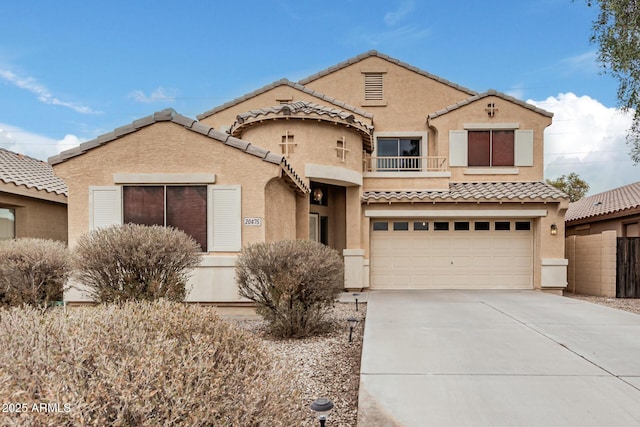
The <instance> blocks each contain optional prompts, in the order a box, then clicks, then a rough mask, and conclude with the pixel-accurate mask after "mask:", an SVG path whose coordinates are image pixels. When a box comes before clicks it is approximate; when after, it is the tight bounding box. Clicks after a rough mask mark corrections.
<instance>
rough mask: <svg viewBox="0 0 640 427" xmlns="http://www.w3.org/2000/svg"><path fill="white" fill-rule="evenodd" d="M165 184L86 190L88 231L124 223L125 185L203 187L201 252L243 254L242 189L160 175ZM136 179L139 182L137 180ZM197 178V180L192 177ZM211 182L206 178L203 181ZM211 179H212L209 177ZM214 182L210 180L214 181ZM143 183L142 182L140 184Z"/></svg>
mask: <svg viewBox="0 0 640 427" xmlns="http://www.w3.org/2000/svg"><path fill="white" fill-rule="evenodd" d="M163 177H164V178H166V177H169V179H164V181H165V182H163V183H160V182H158V180H145V181H144V182H138V180H136V181H134V180H131V179H127V180H124V179H123V180H120V182H118V181H119V179H117V178H116V179H114V180H115V181H116V182H118V184H117V185H113V186H89V230H96V229H98V228H101V227H108V226H111V225H120V224H122V223H123V219H124V218H123V212H124V211H123V206H122V202H123V200H122V199H123V195H122V193H123V191H122V187H123V186H125V185H131V186H137V185H140V186H142V185H145V184H149V185H153V184H157V185H168V186H170V185H174V184H175V185H181V184H182V185H188V184H192V183H193V185H204V186H206V187H207V209H206V216H207V218H206V221H207V222H206V224H207V248H205V250H204V251H203V252H239V251H241V250H242V188H241V186H240V185H214V184H208V183H206V182H202V181H199V180H198V179H191V180H189V181H191V182H187V181H186V180H182V179H181V178H182V176H178V177H177V178H176V179H175V180H172V179H171V178H172V177H171V174H168V175H166V176H165V175H163ZM136 178H139V177H138V176H136ZM195 178H198V177H195ZM205 178H207V179H210V177H209V176H207V177H205ZM211 178H213V177H211ZM214 180H215V179H212V180H210V181H209V182H211V181H214ZM140 181H142V180H140Z"/></svg>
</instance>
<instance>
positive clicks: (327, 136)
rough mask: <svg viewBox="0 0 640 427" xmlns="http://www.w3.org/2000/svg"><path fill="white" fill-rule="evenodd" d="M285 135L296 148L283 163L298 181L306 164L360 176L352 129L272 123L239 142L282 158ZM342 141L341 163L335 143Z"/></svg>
mask: <svg viewBox="0 0 640 427" xmlns="http://www.w3.org/2000/svg"><path fill="white" fill-rule="evenodd" d="M285 132H288V133H289V135H293V141H294V142H295V143H296V145H295V146H294V147H293V153H290V154H289V156H288V157H287V161H288V162H289V164H290V165H291V166H292V167H293V169H294V170H295V171H296V172H297V173H298V174H299V175H300V176H302V177H305V165H306V164H307V163H313V164H320V165H328V166H334V167H338V168H344V169H348V170H352V171H355V172H358V173H362V137H361V136H360V135H359V134H358V133H357V132H355V131H354V130H352V129H349V128H347V127H344V126H341V125H334V124H328V123H322V122H317V121H313V120H296V119H291V120H273V121H269V122H265V123H262V124H261V125H258V126H252V127H250V128H248V129H247V130H246V131H245V132H244V133H243V134H242V139H244V140H246V141H250V142H251V143H252V144H255V145H257V146H258V147H261V148H264V149H266V150H269V151H272V152H274V153H276V154H278V155H281V154H283V152H282V148H281V146H280V143H281V142H282V136H283V135H285ZM342 137H344V138H345V141H346V147H347V149H348V150H350V151H349V152H348V153H346V158H345V161H344V162H343V161H342V159H341V158H338V156H337V154H336V143H337V141H338V140H340V141H341V140H342Z"/></svg>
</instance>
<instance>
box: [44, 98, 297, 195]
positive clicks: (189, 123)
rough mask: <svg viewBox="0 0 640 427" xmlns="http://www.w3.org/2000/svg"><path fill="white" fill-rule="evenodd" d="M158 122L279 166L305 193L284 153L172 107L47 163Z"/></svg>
mask: <svg viewBox="0 0 640 427" xmlns="http://www.w3.org/2000/svg"><path fill="white" fill-rule="evenodd" d="M158 122H172V123H176V124H178V125H181V126H183V127H184V128H185V129H187V130H190V131H192V132H196V133H199V134H201V135H204V136H206V137H209V138H211V139H212V140H215V141H218V142H220V143H223V144H225V145H228V146H230V147H233V148H235V149H237V150H240V151H242V152H244V153H246V154H249V155H252V156H255V157H258V158H260V159H261V160H263V161H265V162H269V163H273V164H275V165H280V167H281V168H282V170H283V172H284V174H285V176H287V177H288V178H289V179H290V180H291V181H292V184H294V186H295V187H296V189H297V190H299V191H300V192H302V193H307V192H309V188H308V187H307V185H306V184H305V183H304V181H303V180H302V178H300V176H298V174H297V173H296V172H295V171H294V170H293V168H292V167H291V165H289V163H288V162H287V160H286V158H285V157H284V156H282V155H278V154H274V153H272V152H270V151H267V150H265V149H263V148H260V147H258V146H255V145H253V144H251V143H250V142H248V141H243V140H241V139H238V138H234V137H233V136H231V135H229V134H227V133H223V132H220V131H217V130H215V129H213V128H212V127H210V126H207V125H203V124H202V123H199V122H198V121H196V120H194V119H190V118H188V117H186V116H183V115H181V114H178V113H177V112H176V111H175V110H173V109H171V108H168V109H165V110H162V111H158V112H156V113H154V114H152V115H150V116H147V117H143V118H141V119H139V120H135V121H133V122H132V123H131V124H128V125H126V126H122V127H119V128H117V129H115V130H113V131H112V132H109V133H106V134H104V135H101V136H99V137H97V138H95V139H92V140H91V141H87V142H84V143H82V144H80V145H79V146H78V147H75V148H72V149H70V150H66V151H63V152H61V153H60V154H58V155H57V156H53V157H50V158H49V163H50V164H51V165H56V164H58V163H62V162H64V161H67V160H69V159H72V158H74V157H77V156H81V155H82V154H84V153H86V152H87V151H89V150H92V149H94V148H97V147H100V146H102V145H105V144H108V143H109V142H111V141H114V140H116V139H118V138H122V137H123V136H125V135H128V134H130V133H132V132H136V131H138V130H140V129H142V128H144V127H146V126H150V125H152V124H154V123H158Z"/></svg>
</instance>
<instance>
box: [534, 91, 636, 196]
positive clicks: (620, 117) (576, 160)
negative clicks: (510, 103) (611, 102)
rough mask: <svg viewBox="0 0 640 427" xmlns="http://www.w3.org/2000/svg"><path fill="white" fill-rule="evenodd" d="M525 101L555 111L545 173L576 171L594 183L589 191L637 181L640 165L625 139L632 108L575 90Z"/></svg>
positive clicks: (548, 135) (549, 130) (551, 175)
mask: <svg viewBox="0 0 640 427" xmlns="http://www.w3.org/2000/svg"><path fill="white" fill-rule="evenodd" d="M527 102H529V103H531V104H533V105H536V106H538V107H540V108H543V109H545V110H547V111H550V112H552V113H554V117H553V124H552V125H551V126H550V127H548V128H547V129H546V131H545V177H546V178H552V179H553V178H557V177H558V176H560V175H566V174H568V173H571V172H575V173H577V174H578V175H579V176H580V177H581V178H582V179H584V180H585V181H587V183H589V185H590V186H591V190H590V191H589V194H595V193H599V192H602V191H606V190H610V189H612V188H616V187H620V186H622V185H625V184H629V183H631V182H636V181H638V179H639V178H640V166H638V167H634V166H633V162H632V161H631V158H630V157H629V147H628V146H627V145H626V140H625V136H626V133H627V129H628V128H629V126H630V124H631V115H630V114H628V113H623V112H622V111H620V110H618V109H616V108H609V107H606V106H604V105H603V104H601V103H600V102H599V101H597V100H595V99H593V98H590V97H589V96H576V95H575V94H573V93H561V94H559V95H558V96H557V97H554V96H551V97H549V98H547V99H546V100H544V101H532V100H529V101H527Z"/></svg>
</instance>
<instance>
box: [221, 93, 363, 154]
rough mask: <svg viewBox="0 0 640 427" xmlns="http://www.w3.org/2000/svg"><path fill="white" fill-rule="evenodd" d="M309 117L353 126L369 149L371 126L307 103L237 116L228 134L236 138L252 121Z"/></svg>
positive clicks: (349, 116)
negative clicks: (323, 118)
mask: <svg viewBox="0 0 640 427" xmlns="http://www.w3.org/2000/svg"><path fill="white" fill-rule="evenodd" d="M310 115H315V116H316V117H317V116H319V117H323V116H324V117H326V118H327V119H331V120H338V121H341V122H343V123H345V124H347V125H348V126H353V127H354V128H356V129H357V130H358V131H359V132H360V133H361V134H362V135H363V136H364V137H365V138H366V142H367V144H368V146H369V149H371V145H372V135H373V126H372V125H370V124H367V123H364V122H363V121H361V120H358V119H356V117H355V116H354V115H353V114H352V113H349V112H346V111H344V110H339V109H336V108H331V107H327V106H324V105H318V104H315V103H313V102H308V101H294V102H290V103H286V104H279V105H276V106H274V107H269V108H260V109H257V110H251V111H248V112H246V113H242V114H239V115H238V116H237V117H236V121H235V123H234V124H233V126H231V130H230V132H231V134H232V135H234V136H237V134H236V131H237V130H238V129H240V128H242V127H243V126H246V125H247V124H249V123H250V122H251V121H252V120H253V119H263V118H264V119H268V118H273V119H275V118H291V117H298V118H299V117H302V118H306V117H308V116H310Z"/></svg>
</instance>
